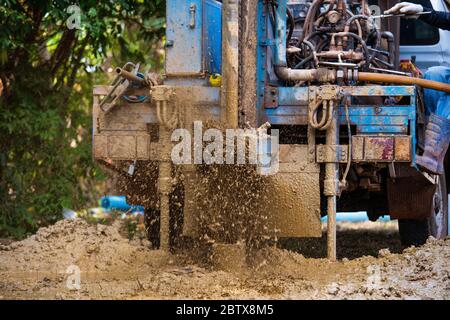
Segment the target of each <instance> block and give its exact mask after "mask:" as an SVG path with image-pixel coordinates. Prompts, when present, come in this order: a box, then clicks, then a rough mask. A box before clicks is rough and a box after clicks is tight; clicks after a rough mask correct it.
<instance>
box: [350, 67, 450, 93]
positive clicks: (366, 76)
mask: <svg viewBox="0 0 450 320" xmlns="http://www.w3.org/2000/svg"><path fill="white" fill-rule="evenodd" d="M358 80H359V81H368V82H382V83H383V82H386V83H395V84H403V85H418V86H420V87H423V88H428V89H433V90H438V91H443V92H446V93H449V94H450V84H447V83H443V82H437V81H432V80H426V79H421V78H413V77H406V76H398V75H393V74H382V73H372V72H360V73H359V74H358Z"/></svg>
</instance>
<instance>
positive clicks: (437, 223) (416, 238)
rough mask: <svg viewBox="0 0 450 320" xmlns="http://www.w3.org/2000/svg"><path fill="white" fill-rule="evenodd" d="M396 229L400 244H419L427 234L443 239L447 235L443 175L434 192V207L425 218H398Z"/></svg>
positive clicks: (445, 195) (446, 197)
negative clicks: (428, 216)
mask: <svg viewBox="0 0 450 320" xmlns="http://www.w3.org/2000/svg"><path fill="white" fill-rule="evenodd" d="M398 230H399V233H400V241H401V243H402V245H404V246H406V247H409V246H416V247H417V246H421V245H423V244H424V243H425V242H426V241H427V239H428V237H429V236H433V237H434V238H437V239H443V238H445V237H446V236H447V235H448V195H447V186H446V181H445V175H441V176H439V178H438V183H437V186H436V192H435V194H434V208H433V209H432V212H431V216H430V218H428V219H425V220H409V219H399V220H398Z"/></svg>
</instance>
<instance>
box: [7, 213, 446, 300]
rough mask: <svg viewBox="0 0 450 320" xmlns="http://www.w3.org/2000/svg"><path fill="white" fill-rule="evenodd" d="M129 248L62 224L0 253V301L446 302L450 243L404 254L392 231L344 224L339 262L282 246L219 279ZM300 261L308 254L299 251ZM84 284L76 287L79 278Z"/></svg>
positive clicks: (307, 248) (110, 229)
mask: <svg viewBox="0 0 450 320" xmlns="http://www.w3.org/2000/svg"><path fill="white" fill-rule="evenodd" d="M148 246H149V244H148V243H147V242H146V241H134V242H133V241H132V242H130V241H128V240H127V239H125V238H123V237H122V236H121V235H120V233H119V232H118V228H117V227H116V226H104V225H92V224H88V223H86V222H85V221H83V220H75V221H61V222H58V223H57V224H55V225H53V226H50V227H48V228H42V229H41V230H40V231H39V232H38V233H37V234H36V235H34V236H32V237H30V238H28V239H26V240H23V241H21V242H14V243H9V242H1V244H0V298H2V299H79V298H83V299H182V298H188V299H265V298H268V299H449V298H450V239H449V238H447V239H446V240H443V241H437V240H434V239H430V240H429V241H428V243H427V244H426V245H425V246H424V247H422V248H409V249H406V250H404V251H403V250H402V248H401V246H400V244H399V241H398V239H397V234H396V223H395V222H391V223H377V224H368V223H362V224H340V225H339V229H338V248H339V251H338V255H339V261H338V262H334V263H331V262H328V261H327V260H326V259H320V258H318V257H323V255H324V252H325V239H304V240H301V241H297V240H296V241H294V240H284V241H282V242H281V243H279V246H284V247H289V248H291V249H292V250H291V251H288V250H284V249H281V248H275V247H267V248H265V249H262V250H259V251H258V252H255V253H254V254H253V255H252V259H251V267H248V268H245V269H240V270H237V271H235V272H234V271H220V270H214V269H213V268H211V267H209V266H207V265H204V264H200V263H196V262H195V261H193V260H192V258H190V256H192V254H189V253H188V254H186V253H185V254H181V253H178V254H171V255H167V254H164V253H162V252H159V251H152V250H149V249H148ZM297 251H298V252H302V253H303V255H302V254H300V253H298V252H297ZM78 270H79V271H80V274H79V275H80V277H79V280H80V281H79V282H78V277H77V275H78V273H77V271H78Z"/></svg>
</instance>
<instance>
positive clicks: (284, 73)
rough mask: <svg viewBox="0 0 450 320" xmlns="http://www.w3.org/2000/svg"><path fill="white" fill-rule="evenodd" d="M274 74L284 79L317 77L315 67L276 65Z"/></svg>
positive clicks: (302, 79)
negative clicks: (299, 67)
mask: <svg viewBox="0 0 450 320" xmlns="http://www.w3.org/2000/svg"><path fill="white" fill-rule="evenodd" d="M275 74H276V75H277V77H278V78H280V79H282V80H285V81H313V80H316V78H317V69H291V68H287V67H283V66H276V67H275Z"/></svg>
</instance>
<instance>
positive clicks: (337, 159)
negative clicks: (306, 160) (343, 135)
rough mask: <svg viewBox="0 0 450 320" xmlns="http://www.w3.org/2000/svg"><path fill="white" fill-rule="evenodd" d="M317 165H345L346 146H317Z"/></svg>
mask: <svg viewBox="0 0 450 320" xmlns="http://www.w3.org/2000/svg"><path fill="white" fill-rule="evenodd" d="M316 158H317V162H318V163H346V162H347V161H348V146H347V145H322V144H321V145H317V146H316Z"/></svg>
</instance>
